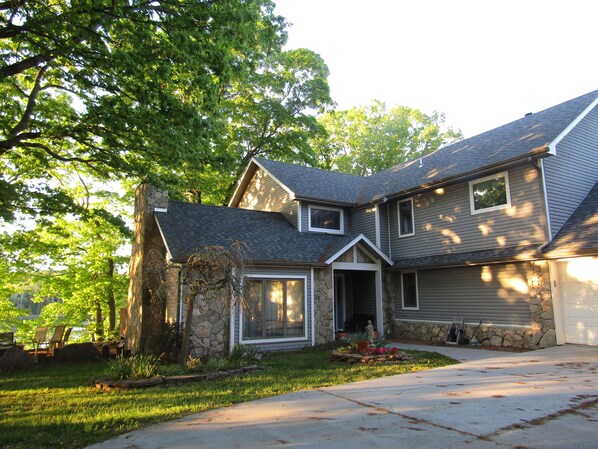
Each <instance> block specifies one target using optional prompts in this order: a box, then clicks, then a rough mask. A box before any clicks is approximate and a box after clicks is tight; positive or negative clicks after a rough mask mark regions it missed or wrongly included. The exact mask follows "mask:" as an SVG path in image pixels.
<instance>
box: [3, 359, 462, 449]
mask: <svg viewBox="0 0 598 449" xmlns="http://www.w3.org/2000/svg"><path fill="white" fill-rule="evenodd" d="M409 352H411V353H412V354H413V355H414V360H412V361H408V362H402V363H400V364H396V365H347V364H344V363H339V362H334V363H332V362H329V361H328V356H329V353H330V351H329V350H326V349H313V348H312V349H309V350H304V351H299V352H293V353H274V354H268V355H267V356H266V357H264V360H263V361H262V365H263V366H264V367H266V368H267V369H266V370H264V371H260V372H256V373H254V374H251V375H247V376H239V377H231V378H228V379H225V380H220V381H213V382H209V383H205V382H202V383H194V384H187V385H182V386H176V387H174V386H169V387H154V388H145V389H139V390H131V391H111V392H99V391H96V390H95V389H94V388H93V387H92V386H91V384H90V381H91V380H93V379H94V378H97V377H101V375H102V373H103V372H104V371H105V370H106V367H107V365H106V364H105V363H104V362H102V361H98V362H93V363H86V364H83V363H79V364H60V365H46V366H40V367H38V368H35V369H32V370H29V371H25V372H19V373H4V374H0V448H7V449H8V448H15V449H17V448H18V449H27V448H61V447H65V448H80V447H84V446H86V445H89V444H93V443H96V442H99V441H103V440H106V439H108V438H110V437H113V436H116V435H118V434H121V433H124V432H128V431H131V430H135V429H139V428H140V427H143V426H147V425H149V424H152V423H157V422H161V421H166V420H170V419H175V418H178V417H181V416H184V415H188V414H191V413H198V412H202V411H206V410H210V409H215V408H219V407H226V406H229V405H232V404H236V403H239V402H246V401H251V400H255V399H260V398H264V397H268V396H273V395H278V394H283V393H289V392H293V391H299V390H307V389H313V388H319V387H325V386H331V385H339V384H343V383H349V382H356V381H360V380H366V379H372V378H376V377H382V376H391V375H396V374H404V373H408V372H414V371H420V370H425V369H429V368H435V367H440V366H444V365H449V364H452V363H456V362H455V361H454V360H452V359H450V358H448V357H444V356H442V355H439V354H437V353H434V352H421V351H409Z"/></svg>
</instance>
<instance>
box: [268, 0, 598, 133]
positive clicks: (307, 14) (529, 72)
mask: <svg viewBox="0 0 598 449" xmlns="http://www.w3.org/2000/svg"><path fill="white" fill-rule="evenodd" d="M274 2H275V3H276V8H275V13H277V14H279V15H282V16H283V17H285V18H286V19H287V20H288V21H289V22H290V23H291V24H292V26H291V27H290V28H289V30H288V34H289V40H288V43H287V48H289V49H292V48H308V49H310V50H312V51H314V52H316V53H318V54H319V55H320V56H322V58H323V59H324V61H325V62H326V64H327V65H328V68H329V70H330V77H329V79H328V80H329V84H330V91H331V96H332V98H333V100H334V101H335V102H336V103H337V109H341V110H342V109H349V108H351V107H355V106H361V105H366V104H369V103H370V102H371V101H372V100H374V99H376V100H380V101H383V102H385V103H386V105H387V106H388V107H389V108H390V107H392V106H397V105H401V106H409V107H411V108H416V109H419V110H421V111H422V112H424V113H432V112H433V111H439V112H442V113H444V114H445V119H446V124H447V125H449V126H452V127H453V128H455V129H460V130H461V131H462V132H463V135H464V136H465V137H471V136H473V135H476V134H479V133H481V132H484V131H488V130H490V129H492V128H496V127H498V126H500V125H503V124H505V123H508V122H511V121H513V120H516V119H519V118H521V117H523V116H524V115H525V114H526V113H528V112H538V111H541V110H543V109H546V108H548V107H550V106H554V105H556V104H559V103H561V102H563V101H566V100H569V99H572V98H575V97H577V96H579V95H582V94H585V93H588V92H591V91H593V90H597V89H598V36H597V35H596V29H597V24H596V18H597V13H598V2H595V1H594V0H567V1H554V0H542V1H537V0H517V1H514V0H501V1H489V0H475V1H474V0H410V1H407V0H369V1H366V0H359V1H357V0H274Z"/></svg>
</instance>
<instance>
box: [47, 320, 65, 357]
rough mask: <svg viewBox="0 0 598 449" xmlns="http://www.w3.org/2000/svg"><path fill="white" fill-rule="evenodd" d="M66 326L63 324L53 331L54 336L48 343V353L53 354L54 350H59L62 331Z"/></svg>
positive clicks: (61, 344)
mask: <svg viewBox="0 0 598 449" xmlns="http://www.w3.org/2000/svg"><path fill="white" fill-rule="evenodd" d="M65 329H66V326H65V325H64V324H59V325H58V326H56V328H55V329H54V334H53V335H52V338H50V343H49V345H48V353H49V354H54V349H56V348H61V347H62V346H63V343H62V337H63V336H64V330H65Z"/></svg>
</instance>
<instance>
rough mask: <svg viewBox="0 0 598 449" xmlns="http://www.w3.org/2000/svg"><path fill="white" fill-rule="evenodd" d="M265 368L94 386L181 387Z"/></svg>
mask: <svg viewBox="0 0 598 449" xmlns="http://www.w3.org/2000/svg"><path fill="white" fill-rule="evenodd" d="M262 369H263V368H260V367H258V366H257V365H250V366H246V367H244V368H239V369H235V370H230V371H218V372H215V373H206V374H183V375H180V376H154V377H150V378H147V379H123V380H101V379H99V380H96V381H94V382H93V383H94V385H95V387H96V389H97V390H101V391H111V390H128V389H131V388H147V387H155V386H156V385H164V386H166V385H181V384H186V383H191V382H204V381H208V380H220V379H224V378H226V377H232V376H242V375H244V374H248V373H251V372H253V371H259V370H262Z"/></svg>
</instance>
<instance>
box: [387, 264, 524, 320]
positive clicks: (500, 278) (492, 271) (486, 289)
mask: <svg viewBox="0 0 598 449" xmlns="http://www.w3.org/2000/svg"><path fill="white" fill-rule="evenodd" d="M396 276H400V275H399V274H398V273H397V274H396ZM395 281H396V282H395V285H396V286H397V287H396V292H395V295H396V296H395V301H396V309H395V310H396V312H395V313H396V316H395V317H396V318H397V319H404V320H422V321H451V320H452V319H453V317H463V318H465V321H467V322H473V323H475V322H478V321H479V320H483V321H484V323H486V324H488V323H493V324H502V325H530V324H531V322H532V318H531V313H530V308H529V292H528V287H527V276H526V264H525V263H518V264H501V265H485V266H475V267H459V268H444V269H434V270H419V271H418V272H417V287H418V299H419V310H403V305H402V301H401V291H400V289H401V282H400V278H397V279H396V280H395Z"/></svg>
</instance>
